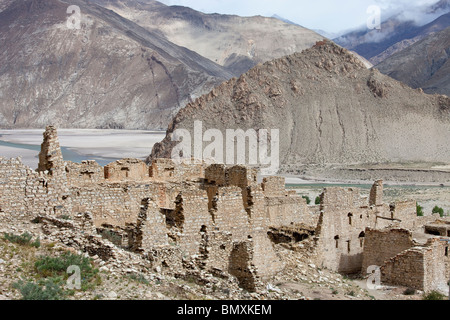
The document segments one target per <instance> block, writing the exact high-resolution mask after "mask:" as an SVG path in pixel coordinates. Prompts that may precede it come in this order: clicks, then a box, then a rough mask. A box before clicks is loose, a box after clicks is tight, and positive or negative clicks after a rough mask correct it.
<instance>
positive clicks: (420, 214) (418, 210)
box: [417, 205, 424, 217]
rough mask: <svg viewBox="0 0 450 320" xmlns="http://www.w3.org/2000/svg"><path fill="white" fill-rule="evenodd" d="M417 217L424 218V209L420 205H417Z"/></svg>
mask: <svg viewBox="0 0 450 320" xmlns="http://www.w3.org/2000/svg"><path fill="white" fill-rule="evenodd" d="M417 216H418V217H423V216H424V214H423V207H421V206H420V205H417Z"/></svg>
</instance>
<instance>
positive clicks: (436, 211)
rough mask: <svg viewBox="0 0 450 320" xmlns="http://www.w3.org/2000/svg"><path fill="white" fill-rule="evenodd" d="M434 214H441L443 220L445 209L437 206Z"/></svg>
mask: <svg viewBox="0 0 450 320" xmlns="http://www.w3.org/2000/svg"><path fill="white" fill-rule="evenodd" d="M432 212H433V214H436V213H439V215H440V216H441V218H443V217H444V209H442V208H439V207H438V206H435V207H434V208H433V211H432Z"/></svg>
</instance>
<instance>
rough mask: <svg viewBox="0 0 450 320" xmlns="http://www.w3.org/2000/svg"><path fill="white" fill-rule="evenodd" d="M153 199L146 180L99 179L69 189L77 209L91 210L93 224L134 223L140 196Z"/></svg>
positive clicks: (154, 192) (137, 213)
mask: <svg viewBox="0 0 450 320" xmlns="http://www.w3.org/2000/svg"><path fill="white" fill-rule="evenodd" d="M146 198H152V199H157V194H156V190H155V188H154V187H153V186H151V185H150V184H148V185H145V184H132V183H130V184H128V183H101V184H98V185H92V186H86V187H73V188H72V189H71V196H70V201H71V205H72V207H73V208H74V210H75V211H77V212H92V214H93V216H94V221H95V225H96V226H97V227H100V226H102V225H103V224H107V225H116V226H120V227H125V226H126V224H127V223H135V222H136V221H137V217H138V215H139V212H140V206H141V202H142V199H146Z"/></svg>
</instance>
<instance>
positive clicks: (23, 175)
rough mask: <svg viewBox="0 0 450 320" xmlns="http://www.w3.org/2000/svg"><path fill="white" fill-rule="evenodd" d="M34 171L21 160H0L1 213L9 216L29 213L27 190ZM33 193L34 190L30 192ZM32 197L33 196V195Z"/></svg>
mask: <svg viewBox="0 0 450 320" xmlns="http://www.w3.org/2000/svg"><path fill="white" fill-rule="evenodd" d="M31 173H32V170H31V169H30V168H28V167H26V166H25V165H24V164H23V163H22V161H21V160H20V159H9V160H7V159H4V158H0V177H1V178H0V179H1V181H0V195H1V197H0V211H1V212H6V213H9V214H16V215H17V214H26V213H27V211H28V208H27V203H26V200H25V198H26V194H25V190H26V188H27V182H28V176H29V175H31ZM29 191H31V192H32V190H29ZM31 196H33V194H32V193H31Z"/></svg>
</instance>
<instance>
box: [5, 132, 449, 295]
mask: <svg viewBox="0 0 450 320" xmlns="http://www.w3.org/2000/svg"><path fill="white" fill-rule="evenodd" d="M257 175H258V170H257V169H254V168H249V167H245V166H234V167H227V166H225V165H219V164H213V165H206V164H204V163H201V162H200V163H196V162H193V163H192V162H191V163H174V162H173V161H172V160H168V159H157V160H155V161H153V163H152V164H151V165H150V166H147V165H146V164H145V163H144V162H142V161H140V160H136V159H123V160H120V161H116V162H114V163H111V164H109V165H107V166H105V167H101V166H100V165H98V164H97V163H96V162H95V161H83V162H82V163H72V162H69V161H64V159H63V157H62V153H61V150H60V146H59V142H58V138H57V132H56V129H55V128H54V127H47V129H46V131H45V133H44V141H43V143H42V146H41V153H40V155H39V167H38V169H37V170H36V171H34V170H32V169H30V168H28V167H26V166H25V165H23V164H22V162H21V161H20V159H10V160H7V159H3V158H0V195H1V197H0V211H2V212H3V213H6V214H10V215H17V216H22V217H28V218H29V219H30V220H31V219H35V218H36V217H37V218H38V220H39V219H40V220H41V221H44V220H45V221H47V222H48V221H50V222H51V223H52V224H54V225H57V226H67V225H68V224H69V223H68V222H66V221H67V220H68V219H69V221H70V219H73V220H77V219H82V222H81V224H80V225H81V228H83V232H82V234H83V236H84V237H85V240H86V242H81V241H78V240H73V241H72V242H73V243H74V244H75V245H77V246H78V247H80V249H82V250H85V251H87V252H89V253H90V254H92V255H94V254H97V255H98V256H100V257H102V259H105V260H107V259H112V258H114V256H113V254H112V249H111V247H110V245H109V244H110V243H113V244H114V246H115V247H119V248H123V249H126V250H130V251H133V252H136V253H140V254H141V255H142V256H143V257H145V258H147V259H149V260H150V261H152V263H153V264H154V265H155V266H158V267H159V268H160V269H161V270H162V272H165V271H171V270H183V269H186V268H192V267H195V268H199V269H201V270H204V271H207V272H210V273H211V274H213V275H216V276H220V277H227V276H234V277H236V278H237V280H238V281H239V283H240V285H241V286H242V287H243V288H245V289H247V290H255V288H256V286H257V283H258V281H260V280H264V279H268V278H270V277H271V276H273V275H275V274H277V273H278V272H281V271H282V270H283V268H284V263H283V257H280V256H279V255H278V254H277V252H276V250H275V248H274V246H275V245H277V244H280V243H289V242H290V243H294V244H295V243H300V242H303V241H305V240H308V241H309V243H310V244H311V245H312V248H311V249H312V250H313V251H314V252H315V257H316V260H317V265H318V266H320V267H324V268H328V269H331V270H334V271H336V272H341V273H358V272H362V274H363V275H364V274H365V270H366V267H367V266H369V265H377V266H380V267H381V268H382V274H383V280H384V281H386V282H387V283H392V284H398V285H408V286H411V287H415V288H418V289H435V288H438V287H439V288H442V287H443V283H444V284H445V283H446V281H444V280H445V279H446V278H447V276H446V275H447V274H448V245H447V243H446V242H443V241H440V237H438V236H448V235H450V234H449V229H450V227H448V225H445V222H443V223H444V224H442V223H441V224H440V225H439V226H437V227H436V226H434V225H433V224H430V223H434V222H435V220H436V219H433V218H432V217H428V218H418V217H417V215H416V202H415V201H406V202H398V203H395V204H391V205H388V204H385V203H384V202H383V184H382V181H377V182H376V183H375V184H374V187H373V188H372V191H371V193H370V197H369V198H367V197H361V195H360V191H359V190H358V189H345V188H326V189H325V190H324V192H323V194H322V196H321V205H320V210H319V211H320V213H316V212H315V211H314V210H311V208H310V207H308V205H307V204H306V200H304V199H303V198H302V197H301V196H299V195H297V194H296V192H295V191H287V190H286V188H285V179H284V178H281V177H267V178H264V179H263V181H262V183H259V182H258V178H257ZM80 217H81V218H80ZM427 223H428V224H430V225H428V230H432V231H434V234H435V235H430V237H431V238H430V240H429V241H428V242H426V243H425V244H421V245H419V244H417V243H415V242H414V241H413V240H412V236H411V233H410V231H407V230H421V228H423V229H424V230H425V225H426V224H427ZM433 226H434V227H433ZM89 230H91V231H92V230H93V231H92V232H91V231H89ZM436 230H439V234H438V235H436V232H437V231H436ZM443 230H444V231H443ZM72 232H76V231H75V230H72ZM424 234H425V233H424ZM105 239H107V240H108V241H106V242H105ZM105 243H107V244H105ZM108 243H109V244H108ZM408 273H412V274H414V276H411V277H408V276H406V275H407V274H408Z"/></svg>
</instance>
